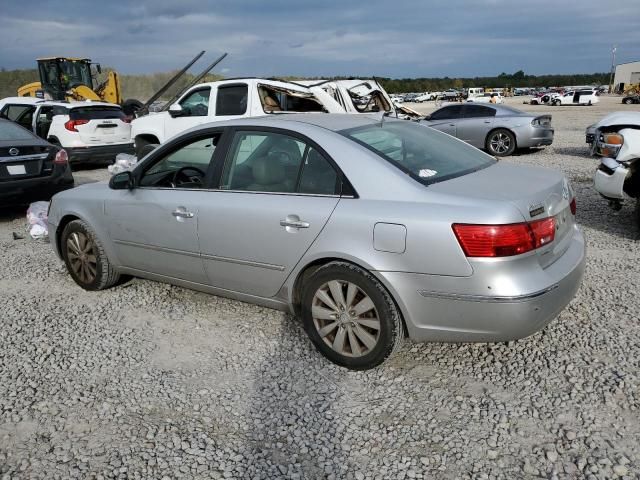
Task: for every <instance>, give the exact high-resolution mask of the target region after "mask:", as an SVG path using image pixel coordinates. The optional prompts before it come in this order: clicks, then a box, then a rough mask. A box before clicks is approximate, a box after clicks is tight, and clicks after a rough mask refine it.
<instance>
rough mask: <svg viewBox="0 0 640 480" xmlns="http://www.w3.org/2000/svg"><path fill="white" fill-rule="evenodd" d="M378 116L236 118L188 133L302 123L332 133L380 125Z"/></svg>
mask: <svg viewBox="0 0 640 480" xmlns="http://www.w3.org/2000/svg"><path fill="white" fill-rule="evenodd" d="M380 119H381V116H380V114H375V115H368V114H362V113H360V114H358V113H351V114H349V113H320V112H317V113H288V114H277V115H263V116H260V117H249V118H236V119H233V120H226V121H223V122H210V123H206V124H203V125H200V126H197V127H193V128H191V129H189V131H196V130H200V129H201V128H204V127H236V126H237V127H241V126H243V125H246V126H261V127H285V125H283V123H292V122H293V123H303V124H307V125H313V126H316V127H320V128H324V129H327V130H331V131H334V132H339V131H341V130H347V129H350V128H357V127H363V126H366V125H374V124H376V123H378V124H379V123H380ZM384 121H385V122H395V121H398V122H405V121H406V120H397V119H395V118H393V117H384Z"/></svg>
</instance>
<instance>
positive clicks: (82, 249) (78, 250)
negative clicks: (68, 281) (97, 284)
mask: <svg viewBox="0 0 640 480" xmlns="http://www.w3.org/2000/svg"><path fill="white" fill-rule="evenodd" d="M67 259H68V260H69V264H70V265H71V268H72V269H73V272H74V273H75V274H76V276H77V277H78V278H79V279H80V281H82V282H83V283H85V284H90V283H92V282H93V281H94V280H95V279H96V274H97V271H98V263H97V259H96V251H95V245H94V244H93V242H92V241H91V239H90V238H89V237H88V236H87V235H86V234H85V233H83V232H73V233H72V234H71V235H69V237H68V238H67Z"/></svg>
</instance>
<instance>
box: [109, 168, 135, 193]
mask: <svg viewBox="0 0 640 480" xmlns="http://www.w3.org/2000/svg"><path fill="white" fill-rule="evenodd" d="M134 187H135V179H134V178H133V174H132V173H131V172H129V171H126V172H120V173H116V174H115V175H114V176H113V177H111V180H109V188H111V189H112V190H133V188H134Z"/></svg>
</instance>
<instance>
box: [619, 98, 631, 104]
mask: <svg viewBox="0 0 640 480" xmlns="http://www.w3.org/2000/svg"><path fill="white" fill-rule="evenodd" d="M622 103H624V104H625V105H631V104H632V103H633V100H631V99H630V98H625V99H624V100H623V101H622Z"/></svg>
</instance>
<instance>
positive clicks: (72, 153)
mask: <svg viewBox="0 0 640 480" xmlns="http://www.w3.org/2000/svg"><path fill="white" fill-rule="evenodd" d="M64 149H65V150H66V151H67V154H68V155H69V161H70V162H113V161H114V160H115V159H116V155H118V154H119V153H128V154H130V155H133V153H134V148H133V142H132V143H118V144H114V145H96V146H91V147H64Z"/></svg>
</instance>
